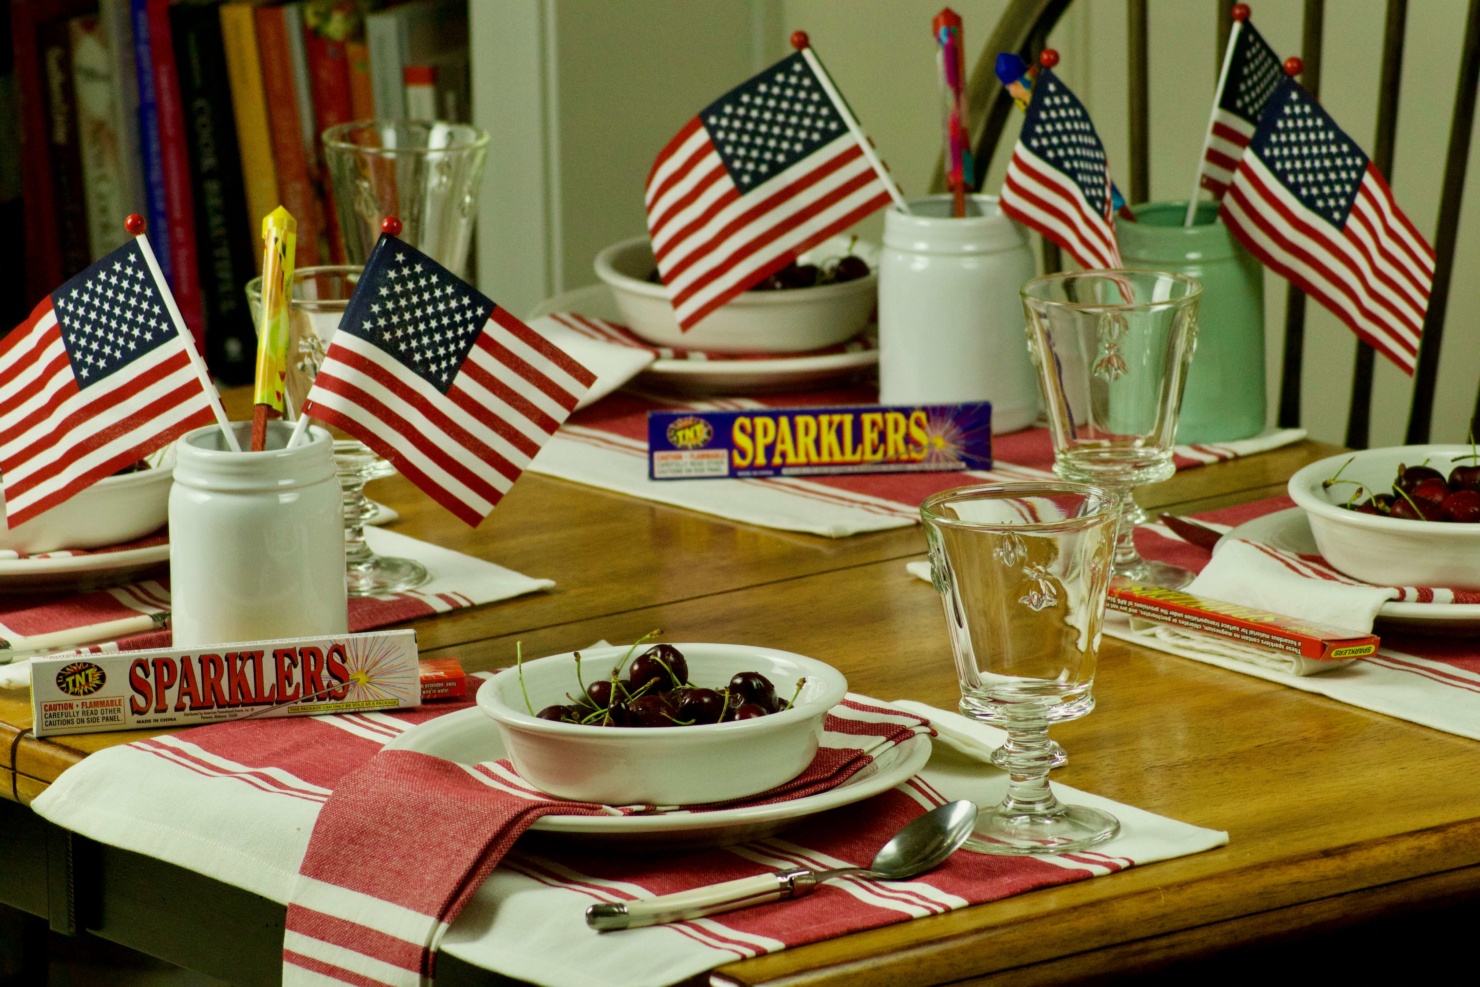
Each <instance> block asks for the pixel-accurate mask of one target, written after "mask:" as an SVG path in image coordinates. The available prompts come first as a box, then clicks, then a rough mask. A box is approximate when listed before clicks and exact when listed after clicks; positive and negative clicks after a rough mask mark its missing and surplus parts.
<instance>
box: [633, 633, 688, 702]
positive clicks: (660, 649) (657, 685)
mask: <svg viewBox="0 0 1480 987" xmlns="http://www.w3.org/2000/svg"><path fill="white" fill-rule="evenodd" d="M688 680H689V663H688V661H687V660H685V659H684V656H683V654H682V653H680V652H679V650H678V649H677V648H675V647H674V646H673V645H671V644H659V645H655V646H653V647H651V648H649V649H648V650H647V651H645V652H644V653H643V654H641V655H640V656H638V658H637V659H636V660H634V661H633V662H632V668H631V670H630V671H628V673H627V681H628V682H629V683H630V684H629V686H628V687H629V688H630V689H631V690H632V691H633V692H636V691H637V690H638V689H641V688H642V687H643V686H644V685H647V683H649V682H651V683H652V685H651V686H650V687H649V688H650V689H651V690H652V691H655V692H667V691H668V690H669V689H677V688H678V687H679V686H681V685H683V684H684V683H685V682H687V681H688Z"/></svg>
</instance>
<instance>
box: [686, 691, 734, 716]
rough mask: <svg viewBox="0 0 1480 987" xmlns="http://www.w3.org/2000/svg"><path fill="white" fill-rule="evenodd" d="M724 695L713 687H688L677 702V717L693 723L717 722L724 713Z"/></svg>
mask: <svg viewBox="0 0 1480 987" xmlns="http://www.w3.org/2000/svg"><path fill="white" fill-rule="evenodd" d="M725 706H726V701H725V697H724V696H723V695H722V694H720V693H718V692H715V691H714V690H713V689H689V690H687V691H685V692H684V694H683V698H682V699H680V700H679V703H678V718H679V719H680V720H688V721H690V722H693V723H718V722H719V721H720V719H721V718H722V717H723V716H724V715H725Z"/></svg>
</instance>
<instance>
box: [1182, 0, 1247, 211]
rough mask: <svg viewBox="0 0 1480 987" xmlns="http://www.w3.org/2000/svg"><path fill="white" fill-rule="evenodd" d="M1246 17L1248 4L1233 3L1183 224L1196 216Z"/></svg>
mask: <svg viewBox="0 0 1480 987" xmlns="http://www.w3.org/2000/svg"><path fill="white" fill-rule="evenodd" d="M1248 19H1249V8H1248V5H1247V4H1242V3H1240V4H1235V5H1234V7H1233V30H1232V31H1230V32H1228V47H1227V48H1225V49H1223V69H1222V70H1221V71H1220V72H1219V73H1218V85H1217V86H1216V87H1215V88H1214V89H1213V108H1212V110H1210V111H1209V112H1208V130H1207V135H1206V136H1205V137H1203V146H1202V151H1201V152H1200V153H1199V154H1198V156H1197V172H1196V173H1195V174H1194V175H1193V176H1192V195H1191V196H1189V197H1188V199H1187V216H1186V217H1185V218H1184V219H1183V220H1182V225H1183V226H1191V225H1192V221H1193V220H1194V219H1196V218H1197V193H1198V192H1199V191H1200V190H1201V189H1202V165H1203V159H1204V158H1206V157H1207V156H1208V145H1209V144H1211V143H1212V142H1213V124H1214V122H1216V121H1217V119H1218V102H1219V100H1221V99H1222V98H1223V87H1224V86H1225V85H1227V84H1228V70H1229V67H1230V66H1232V65H1233V51H1234V48H1235V47H1236V46H1237V45H1238V35H1239V32H1240V31H1242V30H1243V28H1244V21H1246V20H1248Z"/></svg>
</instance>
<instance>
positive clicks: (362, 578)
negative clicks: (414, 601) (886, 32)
mask: <svg viewBox="0 0 1480 987" xmlns="http://www.w3.org/2000/svg"><path fill="white" fill-rule="evenodd" d="M344 578H345V589H346V591H347V592H348V593H349V595H350V596H378V595H380V594H382V593H400V592H402V591H404V590H408V589H415V588H416V587H418V586H420V585H422V584H423V583H425V582H426V581H427V580H428V579H430V578H431V575H430V574H429V573H428V572H427V570H426V566H424V565H422V564H421V563H420V562H413V561H412V560H411V559H398V558H388V557H386V556H384V555H371V556H370V558H368V559H366V560H364V561H362V562H351V563H350V564H349V565H348V566H346V567H345V570H344Z"/></svg>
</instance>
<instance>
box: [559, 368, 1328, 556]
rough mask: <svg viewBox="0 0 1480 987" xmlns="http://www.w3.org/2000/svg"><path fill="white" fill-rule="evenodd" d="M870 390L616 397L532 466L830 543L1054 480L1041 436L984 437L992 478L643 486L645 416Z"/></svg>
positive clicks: (1267, 440)
mask: <svg viewBox="0 0 1480 987" xmlns="http://www.w3.org/2000/svg"><path fill="white" fill-rule="evenodd" d="M877 401H878V394H877V392H876V391H875V390H874V389H873V388H872V387H850V388H842V389H836V390H829V391H813V392H808V393H806V394H788V395H773V396H769V397H765V398H714V399H711V400H707V401H696V400H693V399H687V398H680V397H671V396H666V397H665V396H662V395H658V394H653V393H635V392H631V391H622V392H619V393H617V394H613V395H611V396H609V397H608V398H606V399H605V400H603V401H602V402H601V403H600V404H598V405H596V406H594V407H592V408H588V409H586V410H585V411H581V412H577V413H576V414H574V415H572V416H571V417H570V419H569V420H568V421H566V423H565V424H564V425H563V426H561V429H560V431H559V432H557V433H556V435H555V437H554V438H553V439H551V440H550V442H548V443H547V444H546V445H545V447H544V449H542V450H540V454H539V455H538V456H536V457H535V459H534V462H533V463H531V464H530V469H531V470H533V471H534V472H536V473H544V474H547V475H549V476H556V477H560V478H561V479H565V480H571V481H573V482H576V483H584V484H587V485H588V486H594V487H600V488H602V489H604V490H614V491H617V492H618V493H625V494H629V495H631V496H634V497H640V498H642V499H644V500H650V501H655V502H657V503H661V504H671V505H673V506H676V507H686V508H689V509H690V510H695V511H700V512H702V513H705V514H712V515H716V516H719V517H722V518H726V519H728V520H731V521H741V522H745V523H747V524H758V525H761V526H763V527H768V528H778V529H782V530H785V531H804V532H808V533H810V534H815V535H824V536H827V537H832V538H840V537H845V536H847V535H854V534H859V533H860V532H865V531H882V530H886V529H889V528H902V527H908V526H910V525H913V524H917V523H919V520H920V502H921V501H923V500H924V499H925V498H926V497H928V496H929V495H931V494H933V493H936V492H937V491H940V490H945V489H948V488H950V487H956V486H961V485H963V484H969V483H986V482H993V481H998V482H1005V481H1013V480H1029V479H1042V478H1045V477H1048V476H1050V475H1051V474H1052V470H1053V446H1052V443H1051V441H1050V439H1049V434H1048V431H1047V430H1046V429H1042V428H1033V429H1026V430H1024V431H1021V432H1014V433H1011V434H1007V435H997V436H993V438H992V445H993V460H994V466H993V468H992V469H991V470H990V471H981V472H977V471H972V472H956V473H872V474H862V475H849V476H808V477H806V478H802V477H764V478H757V479H743V480H729V479H721V480H650V479H649V478H648V458H647V455H648V448H647V413H648V412H649V411H678V410H735V409H744V408H768V407H770V408H779V407H822V406H828V405H856V404H873V403H876V402H877ZM1304 437H1305V432H1304V431H1302V430H1300V429H1280V430H1276V431H1273V432H1269V433H1266V434H1264V435H1260V436H1255V437H1254V438H1250V439H1242V440H1239V441H1237V442H1227V443H1220V444H1217V445H1197V446H1179V447H1178V449H1177V454H1176V463H1177V468H1178V469H1190V468H1192V467H1195V466H1201V465H1204V464H1206V463H1212V462H1219V461H1222V460H1225V459H1232V458H1234V457H1237V456H1247V455H1250V454H1252V453H1255V452H1262V451H1264V450H1266V449H1273V448H1277V447H1279V446H1282V445H1288V444H1290V443H1292V442H1297V441H1299V440H1300V439H1302V438H1304Z"/></svg>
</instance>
